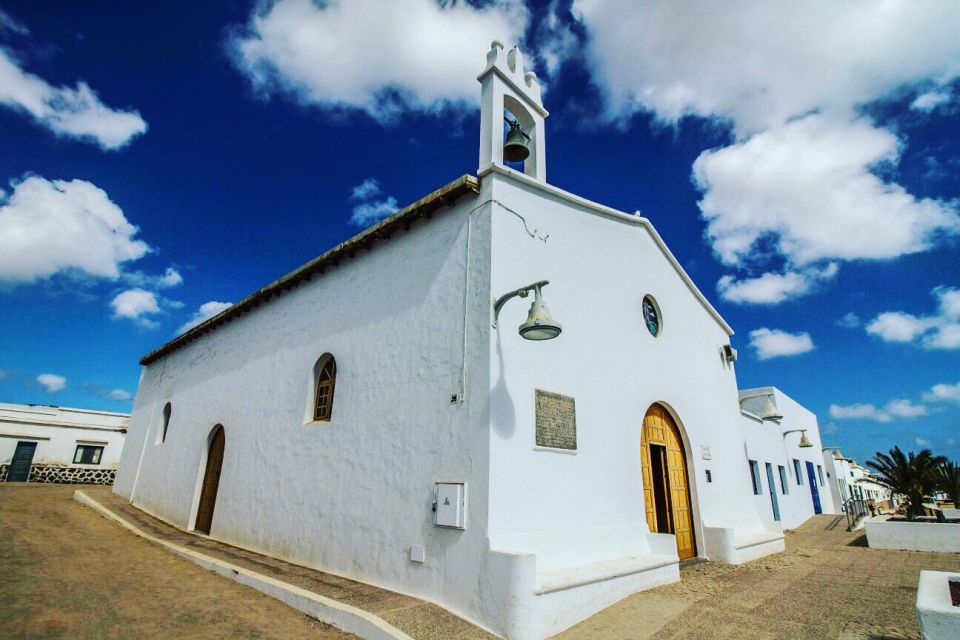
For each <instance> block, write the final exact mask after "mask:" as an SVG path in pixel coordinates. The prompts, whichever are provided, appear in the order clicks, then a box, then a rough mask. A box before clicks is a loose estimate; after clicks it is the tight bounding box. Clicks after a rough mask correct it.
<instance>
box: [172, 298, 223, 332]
mask: <svg viewBox="0 0 960 640" xmlns="http://www.w3.org/2000/svg"><path fill="white" fill-rule="evenodd" d="M231 306H233V303H232V302H216V301H214V300H211V301H210V302H204V303H203V304H202V305H200V308H199V309H197V311H196V313H194V314H193V316H192V317H191V318H190V319H189V320H188V321H187V322H185V323H184V324H183V325H182V326H181V327H180V328H179V329H177V333H185V332H186V331H189V330H190V329H193V328H194V327H195V326H197V325H198V324H200V323H201V322H204V321H205V320H209V319H210V318H212V317H213V316H215V315H217V314H218V313H220V312H221V311H224V310H225V309H227V308H228V307H231Z"/></svg>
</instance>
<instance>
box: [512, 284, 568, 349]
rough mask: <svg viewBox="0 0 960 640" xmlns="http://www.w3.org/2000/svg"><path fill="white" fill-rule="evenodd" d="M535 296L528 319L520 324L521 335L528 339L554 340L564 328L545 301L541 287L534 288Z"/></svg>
mask: <svg viewBox="0 0 960 640" xmlns="http://www.w3.org/2000/svg"><path fill="white" fill-rule="evenodd" d="M533 296H534V297H533V304H531V305H530V312H529V313H528V314H527V321H526V322H524V323H523V324H522V325H520V336H521V337H523V338H526V339H527V340H552V339H553V338H556V337H557V336H558V335H560V332H561V331H562V330H563V328H562V327H561V326H560V323H559V322H557V321H556V320H554V319H553V316H551V315H550V309H547V305H545V304H544V303H543V298H542V297H541V295H540V287H537V288H536V289H534V294H533Z"/></svg>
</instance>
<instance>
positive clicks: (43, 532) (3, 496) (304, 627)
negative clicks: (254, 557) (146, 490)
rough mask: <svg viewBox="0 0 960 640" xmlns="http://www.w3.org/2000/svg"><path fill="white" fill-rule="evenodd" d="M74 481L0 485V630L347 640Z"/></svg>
mask: <svg viewBox="0 0 960 640" xmlns="http://www.w3.org/2000/svg"><path fill="white" fill-rule="evenodd" d="M74 488H76V487H72V486H63V485H60V486H55V485H15V484H0V638H17V639H18V640H40V639H43V640H49V639H54V638H63V639H68V638H69V639H82V640H88V639H89V640H145V639H149V638H157V639H160V638H162V639H164V640H167V639H171V638H190V639H191V640H194V639H196V640H214V639H223V640H227V639H230V640H233V639H243V640H300V639H301V638H302V639H307V638H310V639H311V640H347V639H354V640H355V638H356V636H353V635H351V634H347V633H343V632H340V631H338V630H336V629H334V628H333V627H330V626H328V625H325V624H323V623H320V622H317V621H315V620H312V619H310V618H308V617H306V616H305V615H303V614H302V613H300V612H298V611H296V610H294V609H291V608H289V607H287V606H286V605H283V604H281V603H280V602H278V601H276V600H274V599H272V598H269V597H267V596H265V595H262V594H260V593H258V592H256V591H254V590H253V589H249V588H247V587H244V586H241V585H238V584H236V583H234V582H231V581H229V580H225V579H223V578H221V577H219V576H217V575H215V574H213V573H210V572H208V571H205V570H203V569H201V568H200V567H198V566H196V565H194V564H192V563H190V562H188V561H186V560H182V559H180V558H177V557H175V556H173V555H172V554H171V553H170V552H168V551H165V550H163V549H161V548H160V547H157V546H155V545H152V544H150V543H148V542H146V541H145V540H142V539H140V538H137V537H136V536H134V535H133V534H131V533H130V532H128V531H126V530H125V529H122V528H121V527H119V526H117V525H116V524H115V523H113V522H110V521H108V520H106V519H104V518H103V517H101V516H100V515H98V514H97V513H95V512H94V511H92V510H90V509H86V508H84V507H82V506H80V505H79V504H78V503H76V502H74V501H73V499H72V494H73V490H74Z"/></svg>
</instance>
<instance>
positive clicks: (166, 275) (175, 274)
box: [158, 267, 183, 288]
mask: <svg viewBox="0 0 960 640" xmlns="http://www.w3.org/2000/svg"><path fill="white" fill-rule="evenodd" d="M158 284H159V285H160V286H161V287H163V288H166V287H175V286H177V285H180V284H183V276H182V275H180V272H179V271H177V270H176V269H174V268H173V267H167V270H166V271H164V272H163V276H161V277H160V280H159V281H158Z"/></svg>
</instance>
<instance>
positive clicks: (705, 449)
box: [700, 444, 713, 460]
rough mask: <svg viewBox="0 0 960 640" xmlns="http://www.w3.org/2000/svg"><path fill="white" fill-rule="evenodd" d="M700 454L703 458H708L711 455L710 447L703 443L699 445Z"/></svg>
mask: <svg viewBox="0 0 960 640" xmlns="http://www.w3.org/2000/svg"><path fill="white" fill-rule="evenodd" d="M700 455H701V456H703V459H704V460H709V459H711V458H712V457H713V456H712V455H711V454H710V447H709V446H707V445H705V444H702V445H700Z"/></svg>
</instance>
